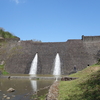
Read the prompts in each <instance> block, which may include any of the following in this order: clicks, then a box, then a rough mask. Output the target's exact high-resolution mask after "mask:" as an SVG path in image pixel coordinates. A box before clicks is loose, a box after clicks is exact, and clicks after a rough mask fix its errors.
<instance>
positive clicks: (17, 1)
mask: <svg viewBox="0 0 100 100" xmlns="http://www.w3.org/2000/svg"><path fill="white" fill-rule="evenodd" d="M10 1H14V2H15V3H16V4H19V3H26V1H27V0H10Z"/></svg>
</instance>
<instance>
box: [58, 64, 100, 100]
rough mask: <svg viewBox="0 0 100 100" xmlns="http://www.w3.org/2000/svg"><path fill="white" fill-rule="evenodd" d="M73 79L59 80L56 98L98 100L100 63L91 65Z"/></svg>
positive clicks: (60, 99) (99, 99) (99, 97)
mask: <svg viewBox="0 0 100 100" xmlns="http://www.w3.org/2000/svg"><path fill="white" fill-rule="evenodd" d="M70 77H78V79H76V80H73V81H61V82H60V85H59V97H58V100H100V65H93V66H90V67H87V68H85V69H84V70H82V71H79V72H78V73H75V74H72V75H70Z"/></svg>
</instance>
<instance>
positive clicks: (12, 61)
mask: <svg viewBox="0 0 100 100" xmlns="http://www.w3.org/2000/svg"><path fill="white" fill-rule="evenodd" d="M13 41H14V40H13ZM4 51H5V52H4ZM8 51H9V52H8ZM0 52H4V53H3V54H1V58H0V59H1V61H4V62H5V69H6V70H7V71H8V72H9V73H17V74H29V72H30V68H31V64H32V61H33V58H34V57H35V55H36V54H38V63H37V74H50V75H53V73H54V61H55V57H56V55H57V53H58V54H59V57H60V71H61V72H60V74H61V75H66V74H70V73H71V72H72V71H73V68H74V65H76V69H77V70H78V71H80V70H82V69H84V68H86V67H87V66H88V65H92V64H95V63H97V60H98V59H97V57H98V54H99V52H100V36H82V38H81V39H72V40H71V39H70V40H67V41H65V42H33V41H31V40H29V41H20V42H18V41H16V42H9V43H8V45H7V47H5V48H3V49H1V50H0Z"/></svg>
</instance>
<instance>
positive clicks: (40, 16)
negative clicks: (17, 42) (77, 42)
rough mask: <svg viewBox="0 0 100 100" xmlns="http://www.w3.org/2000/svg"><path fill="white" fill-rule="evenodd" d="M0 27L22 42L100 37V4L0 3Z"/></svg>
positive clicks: (58, 0)
mask: <svg viewBox="0 0 100 100" xmlns="http://www.w3.org/2000/svg"><path fill="white" fill-rule="evenodd" d="M0 27H3V28H4V29H5V30H6V31H9V32H11V33H13V34H14V35H16V36H18V37H20V39H21V40H34V39H35V40H41V41H42V42H64V41H67V40H68V39H81V36H82V35H85V36H94V35H96V36H98V35H100V0H0Z"/></svg>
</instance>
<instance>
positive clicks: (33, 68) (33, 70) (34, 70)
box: [29, 53, 38, 75]
mask: <svg viewBox="0 0 100 100" xmlns="http://www.w3.org/2000/svg"><path fill="white" fill-rule="evenodd" d="M37 63H38V54H37V53H36V54H35V57H34V59H33V61H32V64H31V68H30V72H29V74H30V75H36V73H37Z"/></svg>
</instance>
